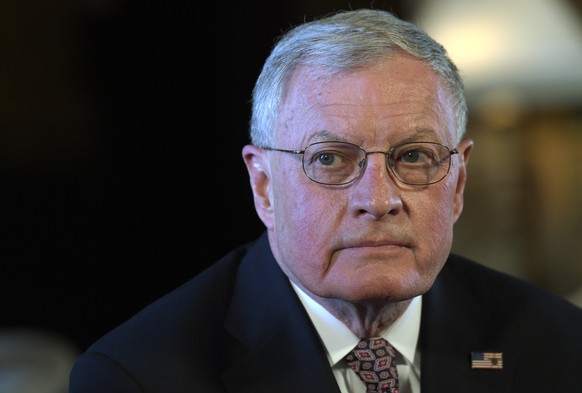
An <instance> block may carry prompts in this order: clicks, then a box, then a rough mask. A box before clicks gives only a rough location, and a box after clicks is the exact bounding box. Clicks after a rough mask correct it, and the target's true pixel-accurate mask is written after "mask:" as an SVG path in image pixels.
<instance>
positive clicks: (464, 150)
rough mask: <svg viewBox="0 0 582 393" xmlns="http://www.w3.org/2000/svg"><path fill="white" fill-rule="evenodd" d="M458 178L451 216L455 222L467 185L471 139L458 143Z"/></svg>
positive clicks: (461, 209) (471, 149)
mask: <svg viewBox="0 0 582 393" xmlns="http://www.w3.org/2000/svg"><path fill="white" fill-rule="evenodd" d="M458 150H459V158H460V160H459V177H458V179H457V188H456V190H455V200H454V206H453V209H454V210H453V214H454V216H455V221H457V220H458V219H459V217H460V216H461V212H462V211H463V201H464V195H463V193H464V192H465V185H466V184H467V165H468V164H469V156H470V155H471V151H473V141H472V140H471V139H465V140H463V141H462V142H461V143H459V147H458Z"/></svg>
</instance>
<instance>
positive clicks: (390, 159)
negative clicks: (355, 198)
mask: <svg viewBox="0 0 582 393" xmlns="http://www.w3.org/2000/svg"><path fill="white" fill-rule="evenodd" d="M323 143H340V144H345V145H350V146H353V147H355V148H357V149H359V150H361V151H363V152H364V159H363V165H362V164H360V165H358V166H359V168H360V171H359V172H358V174H357V175H356V176H355V177H354V178H353V179H351V180H349V181H347V182H344V183H338V184H335V183H331V184H330V183H323V182H320V181H317V180H315V179H312V178H311V177H310V176H309V175H308V174H307V171H306V170H305V151H306V150H307V149H308V148H310V147H311V146H314V145H319V144H323ZM419 143H425V144H432V145H438V146H442V147H443V148H445V149H447V151H448V156H447V158H448V166H447V170H446V172H445V173H444V175H443V176H442V177H441V178H440V179H437V180H433V181H430V182H429V183H410V182H407V181H405V180H403V179H401V178H400V176H399V175H398V174H397V173H396V171H395V170H394V157H393V156H392V155H393V153H394V151H395V150H396V149H399V148H401V147H402V146H406V145H415V144H419ZM262 149H264V150H268V151H278V152H281V153H288V154H295V155H302V157H301V167H302V168H303V173H304V174H305V176H307V178H308V179H309V180H311V181H312V182H314V183H317V184H323V185H326V186H344V185H346V184H350V183H352V182H354V181H355V180H356V179H357V178H359V177H360V176H361V175H362V174H363V173H364V171H365V169H366V167H367V164H368V155H370V154H383V155H384V156H385V157H386V167H387V168H388V169H389V170H390V172H391V173H392V175H393V176H394V178H395V179H397V180H398V181H399V182H401V183H403V184H407V185H410V186H428V185H431V184H435V183H438V182H440V181H441V180H443V179H444V178H445V177H447V175H448V174H449V172H450V170H451V157H452V156H453V155H455V154H459V150H458V148H457V147H455V148H453V149H451V148H449V147H448V146H446V145H443V144H441V143H438V142H428V141H418V142H406V143H401V144H398V145H395V146H392V147H391V148H390V149H388V151H382V150H373V151H366V150H365V149H363V148H362V147H361V146H358V145H356V144H354V143H350V142H344V141H321V142H315V143H312V144H310V145H308V146H307V147H306V148H305V149H303V150H288V149H278V148H275V147H269V146H267V147H262Z"/></svg>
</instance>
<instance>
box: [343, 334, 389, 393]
mask: <svg viewBox="0 0 582 393" xmlns="http://www.w3.org/2000/svg"><path fill="white" fill-rule="evenodd" d="M346 360H347V362H348V367H350V368H351V369H352V370H354V372H355V373H356V374H357V375H358V376H359V377H360V379H361V380H362V381H363V382H364V383H365V384H366V392H367V393H372V392H373V393H398V371H397V370H396V351H395V349H394V347H393V346H392V345H390V344H389V343H388V341H386V340H384V339H383V338H381V337H375V338H371V339H368V340H362V341H360V342H359V343H358V345H356V347H355V348H354V349H353V350H352V351H351V352H350V353H349V354H348V355H347V356H346Z"/></svg>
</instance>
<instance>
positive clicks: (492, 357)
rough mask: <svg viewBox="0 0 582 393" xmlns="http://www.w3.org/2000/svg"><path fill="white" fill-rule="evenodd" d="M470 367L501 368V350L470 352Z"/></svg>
mask: <svg viewBox="0 0 582 393" xmlns="http://www.w3.org/2000/svg"><path fill="white" fill-rule="evenodd" d="M471 369H473V370H475V369H485V370H502V369H503V352H471Z"/></svg>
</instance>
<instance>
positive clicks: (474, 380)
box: [69, 236, 582, 393]
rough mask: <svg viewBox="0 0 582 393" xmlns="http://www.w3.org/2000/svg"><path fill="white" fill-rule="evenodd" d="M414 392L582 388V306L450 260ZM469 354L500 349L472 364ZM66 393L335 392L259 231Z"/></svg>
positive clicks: (171, 298) (103, 343) (104, 343)
mask: <svg viewBox="0 0 582 393" xmlns="http://www.w3.org/2000/svg"><path fill="white" fill-rule="evenodd" d="M419 345H420V348H421V359H422V369H421V389H422V393H440V392H443V393H444V392H447V393H450V392H462V393H479V392H488V393H490V392H496V393H500V392H533V391H540V392H556V393H570V392H571V393H581V392H582V310H581V309H579V308H577V307H575V306H573V305H572V304H570V303H568V302H566V301H564V300H561V299H560V298H558V297H556V296H552V295H550V294H549V293H546V292H544V291H542V290H538V289H535V288H533V287H532V286H530V285H529V284H527V283H525V282H523V281H519V280H517V279H515V278H511V277H509V276H507V275H503V274H501V273H498V272H494V271H492V270H490V269H488V268H485V267H482V266H480V265H477V264H475V263H473V262H471V261H468V260H467V259H464V258H462V257H459V256H455V255H451V256H450V257H449V259H448V261H447V263H446V264H445V267H444V268H443V270H442V272H441V273H440V275H439V276H438V278H437V280H436V282H435V284H434V286H433V288H432V289H431V290H430V291H429V292H428V293H427V294H425V295H424V300H423V307H422V319H421V329H420V341H419ZM471 351H495V352H503V362H504V367H503V369H502V370H472V369H471V368H470V356H469V354H470V352H471ZM69 392H70V393H133V392H135V393H137V392H140V393H146V392H147V393H187V392H188V393H213V392H237V393H274V392H277V393H285V392H289V393H291V392H293V393H311V392H313V393H315V392H317V393H328V392H329V393H339V389H338V387H337V384H336V382H335V380H334V377H333V374H332V372H331V369H330V367H329V364H328V361H327V358H326V355H325V353H324V348H323V346H322V344H321V342H320V340H319V338H318V334H317V332H316V330H315V329H314V327H313V325H312V324H311V321H310V319H309V317H308V315H307V313H306V312H305V310H304V309H303V307H302V305H301V302H300V301H299V299H298V298H297V296H296V294H295V292H294V291H293V289H292V287H291V286H290V284H289V282H288V280H287V278H286V276H285V275H284V274H283V273H282V272H281V270H280V269H279V267H278V265H277V264H276V262H275V260H274V258H273V255H272V254H271V251H270V248H269V245H268V242H267V238H266V236H262V237H261V238H260V239H258V240H257V242H256V243H255V244H251V245H248V246H245V247H241V248H239V249H237V250H235V251H233V252H232V253H230V254H228V255H227V256H225V257H224V258H222V259H221V260H220V261H219V262H218V263H216V264H215V265H213V266H211V267H210V268H208V269H207V270H206V271H204V272H203V273H201V274H200V275H198V276H197V277H194V278H193V279H192V280H190V281H189V282H187V283H186V284H185V285H183V286H181V287H180V288H178V289H176V290H175V291H173V292H171V293H170V294H168V295H167V296H165V297H163V298H161V299H160V300H159V301H156V302H154V303H153V304H151V305H150V306H148V307H146V308H145V309H144V310H143V311H141V312H140V313H138V314H137V315H136V316H135V317H133V318H131V319H130V320H128V321H127V322H126V323H124V324H122V325H121V326H119V327H117V328H116V329H114V330H113V331H111V332H110V333H109V334H107V335H105V336H104V337H103V338H101V339H100V340H99V341H97V342H96V343H95V344H94V345H92V346H91V347H90V348H89V349H88V350H87V351H86V352H85V353H84V354H83V355H81V356H80V357H79V359H78V360H77V362H76V364H75V366H74V369H73V371H72V373H71V378H70V390H69Z"/></svg>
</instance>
